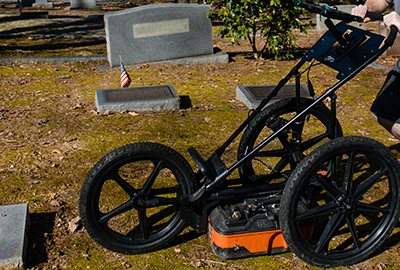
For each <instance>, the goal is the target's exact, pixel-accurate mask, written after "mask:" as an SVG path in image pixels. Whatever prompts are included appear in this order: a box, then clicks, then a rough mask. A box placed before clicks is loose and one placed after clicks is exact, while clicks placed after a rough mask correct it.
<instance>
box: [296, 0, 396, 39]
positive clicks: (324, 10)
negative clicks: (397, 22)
mask: <svg viewBox="0 0 400 270" xmlns="http://www.w3.org/2000/svg"><path fill="white" fill-rule="evenodd" d="M297 5H298V6H299V7H302V8H304V9H307V10H308V11H310V12H312V13H318V14H320V15H321V16H324V17H327V18H330V19H335V20H340V21H343V22H345V23H349V22H362V21H363V18H361V17H358V16H355V15H351V14H349V13H346V12H342V11H339V10H337V9H335V8H332V7H329V6H324V7H323V6H318V5H313V4H310V3H304V2H301V1H298V2H297ZM366 17H368V18H370V19H371V20H377V21H383V15H382V14H380V13H376V12H371V11H367V14H366ZM397 32H398V29H397V27H396V26H394V25H392V26H390V32H389V35H388V37H387V38H386V40H385V45H386V46H387V47H391V46H392V45H393V43H394V41H395V39H396V36H397Z"/></svg>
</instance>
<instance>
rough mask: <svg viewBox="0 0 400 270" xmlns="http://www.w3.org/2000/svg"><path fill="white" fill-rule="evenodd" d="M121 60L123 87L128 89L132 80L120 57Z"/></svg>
mask: <svg viewBox="0 0 400 270" xmlns="http://www.w3.org/2000/svg"><path fill="white" fill-rule="evenodd" d="M120 60H121V87H128V86H129V85H130V84H131V78H130V77H129V75H128V72H126V70H125V67H124V63H122V59H121V56H120Z"/></svg>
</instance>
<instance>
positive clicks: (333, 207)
mask: <svg viewBox="0 0 400 270" xmlns="http://www.w3.org/2000/svg"><path fill="white" fill-rule="evenodd" d="M331 213H333V214H334V213H337V204H336V203H335V202H329V203H327V204H324V205H321V206H317V207H315V208H313V209H311V210H307V211H304V212H303V213H300V214H299V215H297V216H296V221H301V220H304V219H308V218H313V217H319V216H322V215H327V214H331Z"/></svg>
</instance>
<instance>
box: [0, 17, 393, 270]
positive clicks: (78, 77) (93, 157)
mask: <svg viewBox="0 0 400 270" xmlns="http://www.w3.org/2000/svg"><path fill="white" fill-rule="evenodd" d="M49 23H54V21H53V22H49ZM33 25H36V24H33ZM3 27H4V28H3ZM6 27H9V26H6V25H5V24H3V23H2V22H1V20H0V33H3V32H7V31H11V30H12V29H15V27H14V28H10V27H9V28H6ZM24 27H26V26H24ZM43 29H46V28H43ZM12 31H14V33H17V34H18V31H17V32H16V31H15V30H12ZM18 35H21V34H18ZM29 35H30V34H29ZM29 35H28V36H29ZM317 36H318V34H316V33H315V32H310V34H309V35H303V36H299V37H298V45H297V46H298V48H299V49H303V48H307V47H308V46H309V45H310V44H311V42H312V41H313V40H316V38H317ZM18 38H20V40H19V39H18ZM18 38H15V39H14V38H9V39H6V38H2V39H0V43H1V50H0V57H6V56H7V57H8V56H15V57H18V56H21V55H22V54H23V55H24V56H54V55H56V56H61V55H64V52H68V53H72V54H74V55H75V54H79V53H83V52H85V51H88V52H89V53H88V55H99V54H100V55H105V54H106V47H105V42H104V40H101V39H98V38H95V39H92V40H90V41H88V42H86V41H84V40H80V39H74V38H69V39H68V38H65V39H60V38H50V39H47V40H43V38H41V37H32V38H28V39H27V38H26V36H25V35H22V36H20V37H18ZM91 42H92V44H90V43H91ZM214 42H215V46H218V47H220V48H221V49H223V50H224V51H225V52H227V53H229V54H230V56H231V61H230V62H229V63H227V64H201V65H191V66H185V65H147V64H144V65H141V66H137V67H128V68H127V71H128V73H129V75H130V76H131V78H132V84H131V86H143V85H160V84H172V85H173V86H174V87H175V89H176V90H177V92H178V94H179V95H180V96H182V97H186V98H189V99H190V101H191V106H189V107H187V108H183V109H181V110H176V111H167V112H136V113H134V112H121V113H120V112H107V113H98V112H97V111H96V107H95V100H94V96H95V91H96V89H105V88H117V87H119V75H120V74H119V70H99V67H100V66H104V65H106V64H107V63H106V62H105V61H89V62H76V63H41V62H34V63H21V62H12V63H2V64H1V66H0V88H1V91H0V119H1V121H0V146H1V149H2V151H1V153H0V205H7V204H18V203H28V204H29V211H30V216H31V227H30V230H29V233H28V237H29V247H28V251H29V252H28V260H27V268H29V269H195V268H199V269H268V268H270V269H316V268H315V267H312V266H310V265H307V264H305V263H303V262H302V261H301V260H299V259H298V258H296V257H295V256H294V255H293V254H292V253H290V252H288V253H284V254H279V255H274V256H259V257H253V258H245V259H238V260H223V259H221V258H219V257H217V256H216V255H214V254H213V252H212V250H211V247H210V246H209V243H208V237H207V236H206V235H197V234H196V233H194V232H193V229H191V228H187V229H185V231H184V232H183V233H182V234H181V235H180V236H179V237H178V238H177V239H176V240H174V241H173V242H172V243H171V244H170V245H169V246H167V247H166V248H165V249H163V250H159V251H156V252H152V253H147V254H141V255H123V254H117V253H113V252H110V251H107V250H105V249H103V248H102V247H100V246H98V245H97V244H95V243H94V242H93V241H92V240H91V239H90V238H89V237H88V235H87V233H86V232H85V230H84V229H83V228H79V229H78V230H77V231H76V232H72V231H70V230H69V228H68V223H69V222H70V221H71V220H72V219H73V218H75V217H77V216H78V215H79V213H78V199H79V192H80V187H81V185H82V183H83V180H84V179H85V177H86V175H87V173H88V172H89V170H90V168H91V167H92V166H93V165H94V164H95V163H96V162H97V161H98V160H99V159H100V158H101V157H102V156H104V155H105V154H106V153H108V152H109V151H111V150H113V149H115V148H117V147H119V146H122V145H124V144H128V143H133V142H138V141H151V142H159V143H162V144H165V145H168V146H170V147H172V148H174V149H175V150H177V151H178V152H179V153H181V154H182V155H183V156H184V157H185V158H186V159H187V160H189V163H190V164H191V165H192V167H193V168H194V169H195V165H194V163H193V162H192V161H191V159H190V158H189V155H188V153H187V149H188V148H189V147H191V146H194V147H195V148H196V149H197V150H198V151H199V152H200V154H201V155H203V156H205V157H208V156H209V155H211V154H212V153H213V151H215V150H216V149H217V147H218V146H220V145H221V144H222V143H223V142H224V141H225V140H226V139H227V138H228V136H229V134H230V133H232V132H233V131H234V130H235V129H236V128H237V127H238V125H240V123H241V122H242V121H243V120H244V119H245V118H246V117H247V114H248V111H249V109H248V108H247V107H246V106H245V105H244V104H242V103H241V102H239V101H238V100H236V92H235V89H236V86H237V85H248V84H252V85H254V84H276V83H277V82H278V81H279V80H280V79H281V78H282V77H283V76H284V75H286V73H287V72H288V71H289V70H290V69H291V68H292V67H293V66H294V65H295V63H297V61H298V59H294V60H280V61H278V60H270V59H257V60H255V59H252V58H251V57H249V54H247V53H246V52H248V50H249V48H248V47H247V46H246V45H245V44H244V43H243V44H242V45H241V46H238V45H228V44H226V41H225V40H224V39H222V38H217V37H216V38H215V39H214ZM60 43H62V44H63V45H62V46H60V45H59V44H60ZM18 46H19V47H18ZM10 48H11V49H10ZM21 51H22V52H21ZM395 59H396V58H395V57H387V58H381V59H379V60H378V63H379V64H381V65H384V66H388V67H391V65H393V63H394V61H395ZM312 74H313V75H312V76H311V79H312V81H313V83H314V87H315V89H316V92H317V93H318V94H321V93H322V92H323V90H324V89H326V88H327V87H329V86H331V85H332V84H333V83H334V82H335V79H334V78H332V74H333V73H332V72H331V71H330V70H328V69H327V68H325V67H322V66H318V67H315V68H314V69H313V73H312ZM385 76H386V72H385V71H384V70H380V69H375V68H370V67H368V68H366V69H365V70H364V71H362V72H361V73H360V74H359V75H358V76H357V77H356V78H355V79H354V80H353V81H351V82H350V83H348V84H347V85H345V86H344V87H343V88H341V89H340V90H338V92H337V95H338V119H339V121H340V122H341V124H342V126H343V131H344V134H345V135H362V136H368V137H371V138H374V139H376V140H378V141H380V142H382V143H383V144H385V145H386V146H388V147H389V148H390V149H391V150H392V151H393V152H394V153H395V155H396V156H397V157H398V158H400V152H399V151H400V150H399V149H400V147H399V144H398V141H397V140H395V139H394V138H393V137H392V136H391V135H390V134H389V133H388V132H386V131H385V130H384V129H383V128H382V127H380V126H379V125H378V124H377V123H375V122H374V120H373V119H372V117H371V116H370V113H369V106H370V104H371V103H372V101H373V99H374V97H375V95H376V93H377V91H378V90H379V88H380V85H381V84H382V83H383V81H384V78H385ZM237 144H238V142H235V143H234V145H233V149H232V151H228V152H227V154H226V156H225V157H224V160H225V161H226V162H228V163H232V162H234V161H235V159H236V153H235V151H234V150H235V146H237ZM399 241H400V236H399V228H396V230H395V231H394V233H393V235H392V236H391V237H390V238H389V240H388V241H387V242H386V243H385V245H384V246H383V247H382V248H381V249H380V250H379V251H378V252H377V253H376V254H374V256H372V257H371V258H370V259H369V260H367V261H365V262H362V263H360V264H358V265H355V266H351V267H345V268H338V269H354V270H355V269H381V268H386V269H399V268H400V262H399V259H400V257H399Z"/></svg>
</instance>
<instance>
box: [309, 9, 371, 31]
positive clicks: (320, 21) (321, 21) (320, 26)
mask: <svg viewBox="0 0 400 270" xmlns="http://www.w3.org/2000/svg"><path fill="white" fill-rule="evenodd" d="M355 6H356V5H337V6H336V7H337V9H338V10H339V11H343V12H346V13H351V10H352V9H353V8H354V7H355ZM315 19H316V21H317V28H316V30H317V31H320V32H324V31H326V30H328V28H327V27H326V25H325V20H326V17H324V16H321V15H320V14H317V17H316V18H315ZM332 22H333V24H335V25H336V24H338V23H339V22H340V21H339V20H332ZM349 24H350V25H352V26H354V27H358V28H361V29H365V26H364V25H362V24H360V23H358V22H352V23H349Z"/></svg>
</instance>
